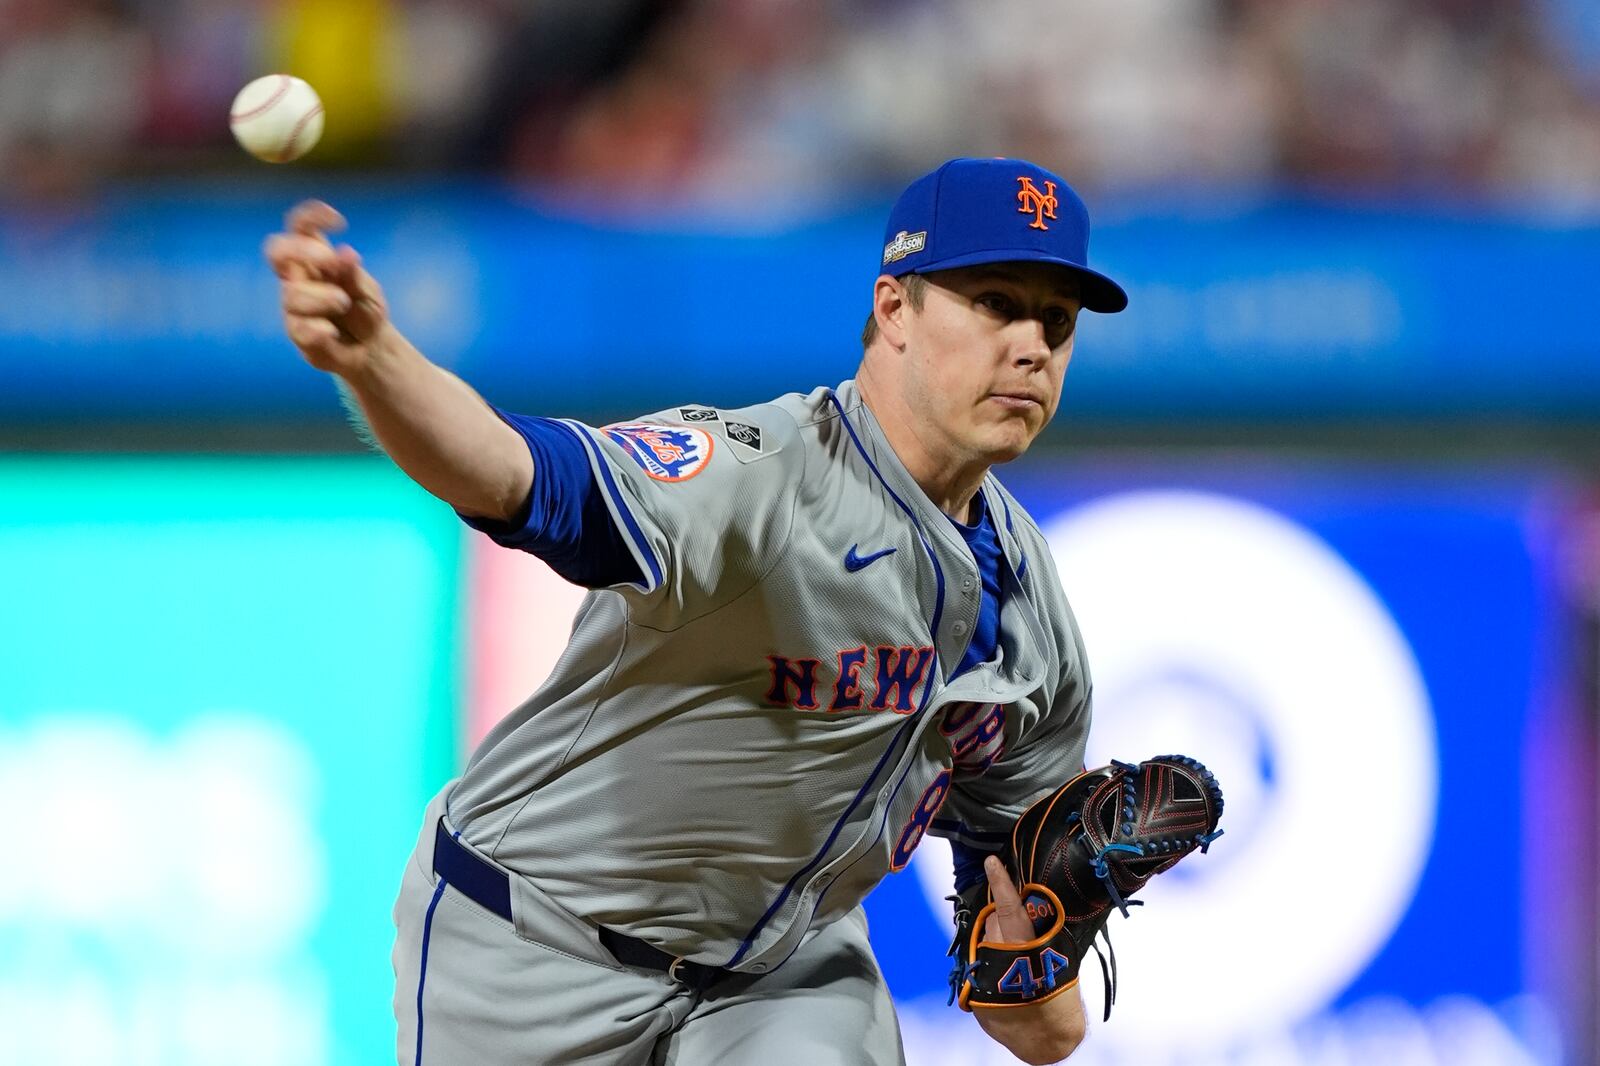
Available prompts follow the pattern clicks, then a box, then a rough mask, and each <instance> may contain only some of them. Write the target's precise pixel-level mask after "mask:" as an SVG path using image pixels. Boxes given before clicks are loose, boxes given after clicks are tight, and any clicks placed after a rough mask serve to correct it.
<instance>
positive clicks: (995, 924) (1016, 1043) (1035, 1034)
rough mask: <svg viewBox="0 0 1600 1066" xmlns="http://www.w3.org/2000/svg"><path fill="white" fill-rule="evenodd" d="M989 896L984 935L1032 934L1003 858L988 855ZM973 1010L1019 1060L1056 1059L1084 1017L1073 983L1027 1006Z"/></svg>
mask: <svg viewBox="0 0 1600 1066" xmlns="http://www.w3.org/2000/svg"><path fill="white" fill-rule="evenodd" d="M983 872H984V873H985V874H986V875H987V876H988V879H989V892H990V893H991V895H992V896H993V897H994V913H993V914H991V915H990V916H989V922H988V925H987V926H986V927H985V929H984V933H983V938H984V939H985V940H999V941H1007V942H1011V943H1022V942H1024V941H1028V940H1032V939H1033V938H1034V935H1035V934H1034V929H1033V920H1032V919H1031V918H1029V917H1028V915H1027V912H1026V911H1025V910H1023V907H1022V897H1021V896H1020V895H1019V894H1018V893H1017V887H1016V885H1014V884H1012V883H1011V876H1010V875H1009V874H1008V873H1006V868H1005V864H1004V863H1002V862H1001V861H1000V859H999V858H998V857H997V856H994V855H991V856H989V857H988V858H987V859H985V860H984V862H983ZM972 1013H973V1015H974V1016H975V1017H976V1018H977V1019H978V1024H979V1025H981V1026H982V1027H983V1031H984V1032H985V1033H988V1034H989V1036H990V1037H992V1038H993V1039H994V1040H996V1041H998V1042H999V1043H1001V1044H1003V1045H1004V1046H1005V1048H1006V1049H1007V1050H1008V1051H1010V1052H1011V1053H1012V1054H1013V1055H1015V1056H1016V1057H1017V1058H1019V1059H1021V1060H1022V1061H1023V1062H1029V1063H1037V1064H1040V1066H1043V1064H1044V1063H1051V1062H1060V1061H1061V1060H1062V1059H1064V1058H1066V1057H1067V1056H1068V1055H1070V1054H1072V1053H1073V1052H1074V1051H1076V1050H1077V1048H1078V1045H1079V1044H1081V1043H1082V1042H1083V1037H1084V1033H1085V1032H1086V1030H1087V1028H1088V1022H1087V1021H1086V1019H1085V1018H1084V1013H1083V997H1082V996H1081V995H1079V993H1078V989H1077V986H1076V985H1074V986H1073V987H1072V988H1070V989H1068V990H1067V991H1065V992H1063V993H1062V994H1060V995H1058V996H1052V997H1051V998H1049V999H1047V1000H1045V1001H1044V1002H1042V1003H1039V1004H1036V1005H1032V1006H1017V1007H1003V1008H996V1007H991V1008H979V1009H977V1010H974V1011H973V1012H972Z"/></svg>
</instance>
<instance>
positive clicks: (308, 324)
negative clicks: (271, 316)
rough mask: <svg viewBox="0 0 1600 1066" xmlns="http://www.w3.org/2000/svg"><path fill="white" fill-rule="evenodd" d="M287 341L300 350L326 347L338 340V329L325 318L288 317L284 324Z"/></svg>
mask: <svg viewBox="0 0 1600 1066" xmlns="http://www.w3.org/2000/svg"><path fill="white" fill-rule="evenodd" d="M284 328H285V329H286V330H287V332H288V334H289V339H290V340H291V341H293V342H294V343H295V345H296V346H297V347H299V348H301V349H302V350H307V351H309V350H311V349H316V348H322V347H326V346H327V345H329V344H332V343H333V342H335V341H337V340H339V327H338V326H336V325H334V324H333V323H332V322H331V321H330V320H328V319H326V318H313V317H309V316H305V315H290V316H288V318H287V319H286V320H285V322H284Z"/></svg>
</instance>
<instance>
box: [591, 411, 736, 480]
mask: <svg viewBox="0 0 1600 1066" xmlns="http://www.w3.org/2000/svg"><path fill="white" fill-rule="evenodd" d="M605 434H606V436H608V437H610V438H611V439H612V440H614V441H616V442H617V443H618V444H620V445H621V446H622V448H623V450H624V451H626V452H627V453H628V455H629V457H630V458H632V459H633V461H634V462H636V463H638V464H639V468H640V469H641V470H643V471H644V472H645V473H646V474H648V475H649V476H650V477H652V478H654V479H655V480H657V481H688V480H689V479H690V478H692V477H694V476H695V475H696V474H698V473H700V471H702V470H704V469H705V468H706V465H707V464H708V463H710V462H711V454H712V452H713V450H714V449H715V447H716V445H715V443H714V442H713V441H712V439H711V435H710V434H709V433H707V432H706V431H705V430H703V429H696V428H695V427H693V426H653V425H649V424H646V423H642V422H631V423H626V424H624V425H618V426H607V427H606V429H605Z"/></svg>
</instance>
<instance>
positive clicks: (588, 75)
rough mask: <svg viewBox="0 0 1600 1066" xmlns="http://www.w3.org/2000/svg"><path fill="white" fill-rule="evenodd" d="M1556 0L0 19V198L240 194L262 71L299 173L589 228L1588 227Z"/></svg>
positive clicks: (1237, 0) (37, 4)
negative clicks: (950, 177)
mask: <svg viewBox="0 0 1600 1066" xmlns="http://www.w3.org/2000/svg"><path fill="white" fill-rule="evenodd" d="M1560 2H1562V0H1181V2H1173V0H1070V2H1068V0H981V2H980V0H0V193H3V194H5V195H9V196H10V197H13V198H22V199H26V200H37V199H41V198H45V199H47V198H51V197H61V196H67V195H74V194H77V193H81V192H83V191H85V190H88V189H92V188H94V187H95V186H96V185H97V184H99V183H100V182H101V181H102V180H104V179H105V178H107V177H116V176H129V175H133V176H142V175H148V174H156V175H175V174H201V175H213V176H216V175H221V176H227V175H230V174H235V173H237V172H239V171H240V170H242V169H244V168H246V167H256V166H260V165H261V164H256V163H253V162H252V161H250V160H248V159H247V158H246V157H245V156H244V155H243V154H242V153H240V152H238V151H237V150H236V149H233V148H232V146H231V143H230V141H229V139H228V131H227V124H226V116H227V112H228V105H229V102H230V100H231V99H232V96H233V94H234V92H235V91H237V89H238V88H239V87H240V86H241V85H243V84H244V83H245V82H246V81H248V80H250V79H251V78H253V77H255V76H257V75H260V74H263V73H267V72H270V71H278V70H286V71H289V72H291V73H295V74H299V75H300V76H302V77H304V78H306V80H308V81H310V82H311V83H312V84H313V85H314V86H315V87H316V88H317V89H318V91H319V92H320V93H321V94H322V96H323V99H324V101H325V103H326V105H327V110H328V119H327V132H326V133H325V135H324V143H323V144H322V145H320V146H319V147H318V149H317V150H316V152H314V153H313V154H312V156H311V157H309V160H308V164H309V165H316V166H329V167H359V168H400V169H410V170H428V171H431V170H439V169H444V170H456V169H471V170H488V171H491V172H499V173H504V174H507V175H509V176H511V177H512V178H513V179H515V180H518V181H522V182H526V183H529V184H532V185H537V186H538V187H540V188H542V189H544V190H546V191H547V192H548V193H550V194H551V195H559V196H564V197H567V198H570V199H572V200H575V201H589V202H593V203H594V204H596V205H604V206H608V207H611V208H616V207H619V206H621V207H627V206H628V205H642V204H656V203H663V202H669V203H675V204H679V205H690V206H697V207H701V208H706V209H712V210H725V211H728V212H731V213H746V212H758V211H771V210H774V209H778V210H782V209H785V208H787V209H791V210H792V209H795V208H796V207H801V206H803V205H806V204H809V203H815V202H818V201H824V200H827V199H830V198H834V197H838V196H841V195H846V194H849V193H851V192H855V191H859V190H862V189H878V188H888V187H890V186H892V185H894V184H895V183H897V182H898V181H900V180H902V179H903V178H904V177H905V176H906V175H908V174H911V173H914V172H917V171H919V170H921V169H924V168H925V167H926V166H928V165H930V164H931V163H933V162H935V161H937V160H938V159H940V158H943V157H945V156H949V155H956V154H976V155H1000V154H1005V155H1022V156H1029V157H1032V158H1035V159H1038V160H1040V161H1041V162H1045V163H1047V164H1049V165H1052V166H1054V167H1055V168H1057V169H1059V170H1061V171H1062V172H1064V173H1066V174H1068V175H1069V176H1071V177H1072V179H1073V180H1074V181H1075V182H1078V183H1081V184H1082V185H1084V186H1085V187H1088V188H1092V189H1111V190H1115V191H1119V192H1148V193H1151V194H1155V195H1160V194H1162V193H1163V192H1164V191H1173V190H1193V189H1196V188H1199V189H1203V190H1211V191H1216V192H1218V193H1222V194H1234V193H1242V194H1249V193H1253V192H1256V191H1259V190H1263V189H1274V188H1283V187H1289V188H1293V189H1309V190H1311V191H1323V190H1328V191H1333V192H1335V193H1337V194H1339V195H1356V196H1368V195H1370V196H1380V197H1387V198H1393V197H1396V196H1399V197H1402V198H1404V197H1415V198H1431V197H1435V196H1438V195H1441V194H1443V195H1446V196H1450V197H1459V198H1466V199H1503V200H1506V201H1509V202H1512V203H1517V204H1533V205H1536V206H1540V207H1544V208H1549V209H1556V210H1578V211H1594V210H1600V69H1596V68H1597V64H1595V63H1594V62H1593V61H1590V60H1585V59H1583V58H1582V56H1583V55H1584V53H1583V51H1582V50H1580V49H1576V48H1573V47H1569V46H1568V45H1569V44H1570V42H1567V41H1564V40H1563V30H1562V29H1561V23H1560V21H1559V20H1557V19H1554V18H1553V17H1552V14H1551V12H1552V10H1554V8H1555V7H1556V6H1557V5H1558V4H1559V3H1560ZM1566 2H1569V3H1570V2H1572V0H1566ZM302 165H306V164H302Z"/></svg>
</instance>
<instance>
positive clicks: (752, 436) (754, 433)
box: [722, 422, 761, 452]
mask: <svg viewBox="0 0 1600 1066" xmlns="http://www.w3.org/2000/svg"><path fill="white" fill-rule="evenodd" d="M722 431H723V432H724V433H726V434H727V435H728V439H729V440H731V441H737V442H738V443H740V444H743V445H744V446H745V447H746V448H752V449H754V450H755V451H758V452H759V451H760V450H761V428H760V427H759V426H752V425H748V424H746V423H744V422H724V423H722Z"/></svg>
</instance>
